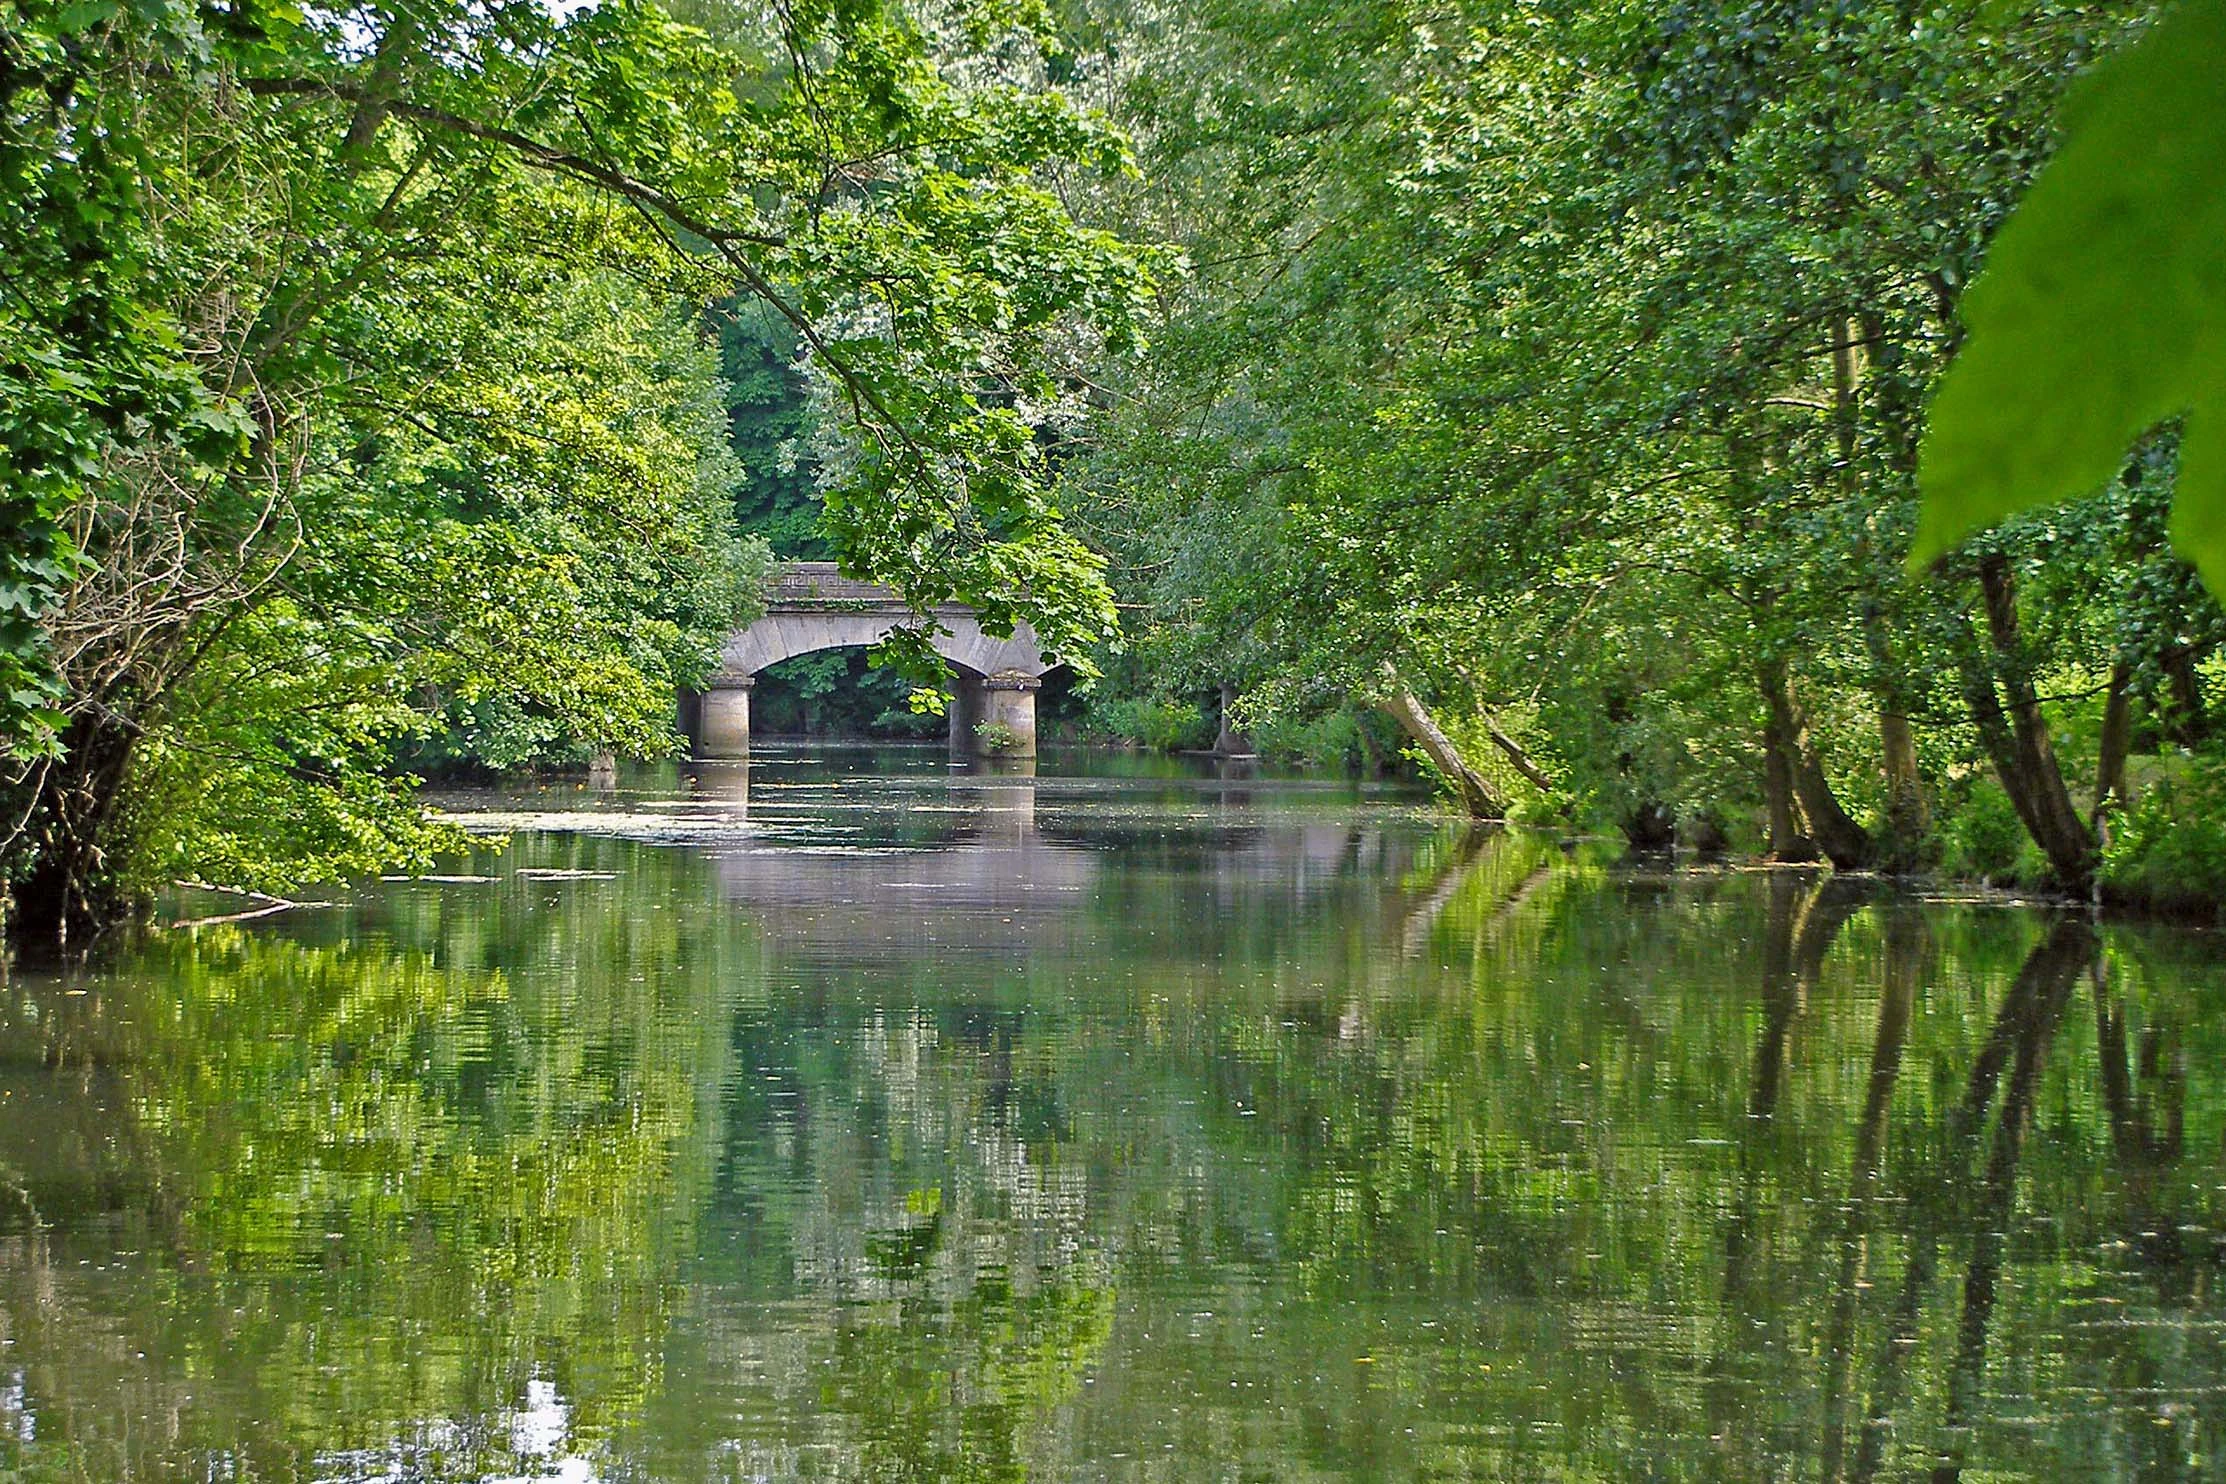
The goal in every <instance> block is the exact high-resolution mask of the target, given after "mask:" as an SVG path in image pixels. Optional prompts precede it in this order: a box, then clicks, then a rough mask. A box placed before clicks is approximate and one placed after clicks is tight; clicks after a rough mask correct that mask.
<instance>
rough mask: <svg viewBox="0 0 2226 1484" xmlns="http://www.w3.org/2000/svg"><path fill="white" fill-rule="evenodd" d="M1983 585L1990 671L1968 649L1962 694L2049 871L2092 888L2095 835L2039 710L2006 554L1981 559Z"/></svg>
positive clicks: (2075, 886) (2074, 885)
mask: <svg viewBox="0 0 2226 1484" xmlns="http://www.w3.org/2000/svg"><path fill="white" fill-rule="evenodd" d="M1979 589H1980V592H1981V594H1982V595H1983V596H1984V598H1985V603H1986V626H1987V634H1988V637H1989V638H1990V640H1991V641H1992V646H1993V666H1992V673H1988V671H1987V669H1986V668H1984V667H1983V666H1982V663H1981V661H1980V658H1979V656H1978V655H1977V654H1975V653H1973V649H1974V646H1972V645H1969V644H1966V645H1965V646H1963V649H1964V653H1963V656H1962V670H1963V691H1964V700H1965V702H1966V704H1968V705H1969V706H1970V708H1971V720H1972V721H1973V722H1974V723H1975V724H1976V725H1977V726H1978V729H1979V738H1980V740H1981V741H1982V742H1983V743H1984V744H1985V745H1986V750H1987V755H1988V757H1989V758H1990V759H1991V760H1992V761H1993V763H1994V771H1995V775H1996V776H1997V777H1999V778H2000V779H2001V780H2002V788H2003V791H2004V792H2006V793H2007V794H2008V795H2009V796H2010V803H2011V804H2012V805H2013V806H2015V808H2016V810H2017V817H2018V818H2019V819H2020V820H2022V821H2023V822H2024V825H2025V829H2026V832H2027V833H2028V834H2030V835H2031V836H2032V837H2033V843H2034V844H2036V845H2038V846H2039V847H2040V849H2041V853H2042V854H2043V855H2045V856H2046V857H2048V868H2049V871H2050V873H2051V874H2052V875H2054V876H2055V878H2056V880H2057V881H2058V882H2059V883H2061V884H2062V885H2063V886H2065V887H2067V888H2069V889H2070V890H2072V891H2079V892H2084V891H2087V890H2089V889H2090V888H2092V887H2093V885H2094V880H2095V836H2094V832H2093V831H2092V830H2090V829H2089V828H2088V827H2087V822H2086V821H2085V820H2084V819H2081V818H2080V817H2079V809H2078V806H2076V805H2075V804H2073V803H2072V798H2071V790H2070V789H2069V788H2067V787H2065V786H2064V772H2063V769H2062V768H2061V767H2060V766H2059V765H2058V764H2057V761H2056V748H2055V743H2054V742H2053V740H2052V739H2051V737H2050V735H2049V730H2048V718H2047V717H2046V716H2044V715H2043V714H2042V713H2041V707H2040V696H2039V693H2038V692H2037V691H2036V690H2035V689H2034V686H2033V677H2032V672H2031V671H2030V669H2029V668H2028V667H2027V665H2026V662H2025V654H2024V640H2023V636H2022V635H2021V634H2020V632H2019V628H2018V619H2017V589H2016V585H2015V579H2014V578H2013V577H2012V575H2011V573H2010V566H2009V561H2008V559H2007V558H2005V557H2003V556H2002V555H2001V554H2000V553H1998V552H1997V553H1994V554H1992V555H1989V556H1987V557H1984V558H1982V559H1981V560H1980V562H1979Z"/></svg>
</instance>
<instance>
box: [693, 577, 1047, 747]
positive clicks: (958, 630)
mask: <svg viewBox="0 0 2226 1484" xmlns="http://www.w3.org/2000/svg"><path fill="white" fill-rule="evenodd" d="M928 616H929V617H932V618H933V619H934V620H935V626H936V628H937V629H938V630H940V631H942V632H938V633H937V634H936V635H935V636H934V638H933V639H932V640H931V641H930V642H931V643H932V644H933V645H934V647H935V652H936V653H937V654H939V655H941V656H942V657H943V658H944V659H945V660H946V661H948V662H949V664H950V666H951V668H952V670H953V671H955V672H956V677H957V683H956V684H955V685H954V686H953V687H952V689H953V691H954V695H953V696H952V699H951V707H950V719H951V750H952V751H953V752H961V753H972V752H978V751H982V750H984V749H983V747H982V744H981V740H980V734H979V733H978V732H977V730H976V728H978V727H981V726H983V725H987V724H994V725H996V726H1000V727H1003V728H1005V729H1006V730H1008V731H1009V732H1010V733H1011V737H1012V740H1011V744H1010V745H1008V746H1001V747H999V748H997V749H995V750H996V751H998V752H1000V753H1002V754H1003V755H1005V756H1009V757H1033V756H1034V755H1035V751H1036V691H1037V690H1038V689H1039V688H1040V687H1041V686H1042V684H1043V676H1044V672H1045V671H1046V670H1049V669H1050V668H1051V665H1050V663H1049V662H1047V661H1046V660H1045V659H1044V657H1043V651H1042V650H1040V649H1038V648H1037V647H1036V636H1035V633H1034V631H1033V630H1031V629H1030V628H1029V627H1028V626H1027V625H1026V624H1022V625H1020V626H1019V627H1018V628H1016V629H1014V630H1013V633H1012V637H1011V638H1009V639H999V638H997V637H996V636H995V635H992V634H988V633H985V632H983V629H982V625H981V620H980V619H979V618H978V617H976V616H975V613H974V610H973V609H971V608H962V607H958V606H955V605H948V606H945V607H941V608H936V609H933V610H931V611H930V613H929V615H928ZM920 617H921V615H919V614H917V613H915V612H913V611H912V610H911V609H910V608H908V607H906V606H905V604H904V601H903V599H901V598H899V597H898V596H897V595H896V594H895V593H894V592H891V591H890V590H889V589H888V588H885V587H877V586H875V585H874V584H873V583H870V582H856V581H853V580H852V579H850V578H847V577H844V576H843V575H842V574H841V573H839V572H837V571H836V570H835V564H834V563H833V562H784V563H782V564H781V568H780V571H779V572H778V573H777V574H776V575H775V576H774V579H773V591H772V593H771V595H770V596H769V598H768V600H767V603H766V607H765V616H764V617H763V618H761V619H759V620H758V621H757V622H756V623H754V624H751V625H750V626H749V627H748V628H746V629H742V630H740V631H738V632H736V633H735V634H733V635H731V636H729V637H728V639H727V643H726V648H725V650H724V651H722V652H721V654H720V657H719V671H718V673H717V674H716V675H714V676H713V677H712V679H711V688H710V689H709V690H707V691H705V692H704V693H703V697H702V699H701V701H700V702H699V703H698V706H697V711H696V728H695V742H696V746H695V752H696V756H698V757H704V758H728V757H747V756H749V752H750V686H751V684H752V682H754V681H755V680H756V678H757V673H758V671H760V670H762V669H764V668H765V667H766V666H768V665H777V664H779V663H780V662H781V661H782V660H787V659H794V658H795V657H796V656H798V655H800V654H812V653H814V652H816V651H818V650H822V649H846V648H850V647H853V646H857V645H866V644H877V643H879V642H880V641H881V640H882V639H884V638H886V637H887V636H888V634H889V631H890V630H891V629H894V628H897V627H899V626H900V625H904V624H910V623H915V622H917V621H918V620H919V618H920Z"/></svg>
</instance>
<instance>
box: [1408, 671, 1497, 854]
mask: <svg viewBox="0 0 2226 1484" xmlns="http://www.w3.org/2000/svg"><path fill="white" fill-rule="evenodd" d="M1383 704H1384V710H1386V711H1388V712H1390V713H1391V715H1392V717H1393V719H1394V720H1396V721H1397V722H1398V723H1399V725H1400V726H1402V727H1404V728H1405V729H1406V733H1407V735H1408V736H1409V737H1411V738H1413V739H1414V743H1415V745H1416V746H1417V747H1419V748H1421V749H1422V753H1423V756H1425V757H1427V758H1429V759H1430V763H1431V765H1432V766H1433V767H1435V768H1436V769H1437V770H1438V772H1439V773H1440V774H1441V775H1442V776H1443V777H1444V778H1445V781H1446V782H1447V783H1449V784H1451V785H1452V786H1453V789H1454V791H1455V792H1456V793H1457V794H1459V795H1460V799H1461V807H1462V808H1463V809H1466V810H1467V811H1468V812H1469V815H1470V817H1472V818H1475V819H1505V818H1506V817H1507V808H1506V806H1505V805H1504V804H1502V803H1501V802H1500V800H1499V799H1498V798H1497V797H1496V796H1495V795H1494V794H1493V793H1492V787H1491V785H1490V784H1488V783H1486V782H1485V781H1484V778H1483V776H1482V775H1481V774H1479V773H1478V772H1477V771H1476V770H1475V769H1474V768H1472V767H1470V766H1469V765H1468V763H1467V761H1466V760H1465V759H1463V758H1462V756H1461V750H1460V749H1459V748H1458V747H1456V746H1454V745H1453V739H1452V738H1451V737H1448V736H1447V735H1446V734H1445V730H1444V728H1442V727H1440V726H1439V725H1438V724H1437V721H1436V720H1435V719H1434V718H1432V716H1431V715H1430V712H1429V710H1428V708H1426V707H1425V706H1424V705H1423V704H1422V702H1421V700H1420V699H1418V698H1417V697H1416V695H1415V693H1414V692H1413V691H1411V690H1409V689H1407V687H1406V685H1405V683H1404V682H1403V681H1401V680H1400V679H1399V677H1398V675H1397V674H1396V673H1394V672H1393V671H1392V670H1391V669H1390V667H1388V666H1386V667H1385V671H1384V703H1383Z"/></svg>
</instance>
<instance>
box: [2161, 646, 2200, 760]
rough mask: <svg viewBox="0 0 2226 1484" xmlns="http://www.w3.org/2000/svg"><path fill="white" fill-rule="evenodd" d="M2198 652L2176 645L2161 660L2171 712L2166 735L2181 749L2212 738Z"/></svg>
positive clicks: (2167, 716)
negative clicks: (2197, 665)
mask: <svg viewBox="0 0 2226 1484" xmlns="http://www.w3.org/2000/svg"><path fill="white" fill-rule="evenodd" d="M2198 658H2199V656H2198V654H2197V652H2196V651H2195V650H2194V649H2192V648H2190V647H2188V646H2187V645H2184V644H2183V645H2175V646H2173V647H2172V648H2171V649H2169V650H2166V651H2165V652H2164V654H2163V655H2161V656H2160V657H2159V660H2158V663H2159V664H2160V665H2161V666H2162V667H2163V670H2164V688H2165V694H2166V695H2167V696H2168V697H2169V698H2170V700H2171V709H2170V710H2169V711H2168V712H2166V714H2165V726H2166V731H2167V734H2168V735H2169V736H2170V737H2171V738H2172V740H2173V741H2174V742H2177V743H2178V744H2179V745H2180V746H2182V747H2194V746H2196V745H2197V744H2199V743H2201V742H2203V741H2204V740H2205V739H2206V738H2208V737H2209V736H2210V730H2211V729H2210V716H2209V714H2208V713H2207V712H2206V711H2205V710H2204V707H2203V677H2202V675H2201V673H2200V672H2199V671H2198V670H2197V669H2196V661H2197V659H2198Z"/></svg>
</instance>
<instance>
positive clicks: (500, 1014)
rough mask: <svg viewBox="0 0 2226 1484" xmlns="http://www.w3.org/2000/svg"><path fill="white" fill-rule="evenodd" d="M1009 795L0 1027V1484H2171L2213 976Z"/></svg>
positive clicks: (2216, 1404)
mask: <svg viewBox="0 0 2226 1484" xmlns="http://www.w3.org/2000/svg"><path fill="white" fill-rule="evenodd" d="M1040 771H1041V774H1042V776H1040V777H1036V778H1033V779H1028V778H1019V777H1013V776H1004V775H983V774H978V773H969V772H954V771H953V770H952V769H951V768H950V767H949V766H948V765H947V764H946V762H945V761H944V759H942V758H941V757H940V756H939V755H937V754H935V753H932V752H927V751H908V750H903V749H885V750H881V751H878V752H862V751H847V752H846V751H841V750H808V749H801V748H795V749H783V748H778V747H769V748H766V749H764V750H763V751H761V753H760V754H759V756H758V757H757V758H756V759H754V760H753V762H752V763H751V764H750V766H749V767H748V768H747V769H743V768H734V767H727V768H718V767H706V768H704V769H702V770H700V771H698V772H695V773H692V774H691V773H685V772H682V771H679V770H671V769H667V770H663V771H650V772H645V773H642V774H640V775H638V776H633V777H630V778H629V780H628V782H627V786H626V787H625V788H623V789H622V790H620V791H617V792H612V793H600V794H599V793H593V792H590V791H588V790H586V789H584V788H574V787H569V786H551V787H549V788H545V789H539V790H535V791H532V792H530V793H524V794H515V795H507V796H499V795H492V794H475V795H454V796H449V797H447V798H445V799H444V800H443V802H444V803H445V804H446V805H447V806H448V807H450V808H452V809H455V810H457V811H460V812H463V813H466V814H469V815H470V816H472V817H473V819H474V822H475V823H476V825H477V826H479V827H481V828H487V829H493V828H505V829H508V830H509V831H510V832H511V833H510V834H509V837H508V839H507V841H505V842H502V843H500V844H499V845H494V846H490V847H489V848H487V849H485V850H482V851H480V852H478V853H476V854H474V855H473V856H471V857H469V858H468V859H464V860H461V861H458V862H456V863H454V865H453V866H452V867H451V868H449V869H447V870H445V871H444V872H443V873H442V875H443V877H444V878H446V879H421V880H403V881H391V882H384V883H372V884H368V885H366V886H364V887H362V888H360V889H357V890H354V891H351V892H349V893H347V894H346V895H345V902H344V903H343V904H342V905H335V906H329V907H323V908H313V909H304V910H300V911H294V912H287V913H281V914H276V915H273V916H270V917H266V918H261V919H257V920H250V921H235V922H204V923H202V924H201V925H199V926H194V927H189V928H179V929H175V930H171V931H166V932H161V933H156V934H152V935H150V936H149V937H148V938H147V939H146V941H145V942H144V943H142V944H138V945H135V946H132V947H130V948H129V949H126V950H122V951H119V952H117V953H114V954H112V955H111V956H110V957H108V958H107V959H105V960H103V961H102V962H100V963H99V964H97V965H96V966H94V967H92V968H89V969H86V970H84V971H81V972H77V973H72V974H66V975H59V976H58V975H52V974H36V973H29V972H24V971H18V972H17V973H16V974H15V975H14V976H13V977H12V978H10V979H8V980H6V981H5V982H4V984H0V1480H8V1481H24V1484H30V1481H48V1480H55V1481H59V1480H73V1481H74V1480H92V1481H117V1480H134V1481H140V1480H146V1481H157V1480H160V1481H168V1480H181V1481H183V1480H192V1481H197V1484H205V1481H214V1480H227V1481H250V1480H252V1481H263V1480H286V1481H297V1480H320V1481H370V1480H382V1481H385V1480H391V1481H404V1480H410V1481H415V1480H436V1479H437V1480H451V1479H453V1480H466V1479H469V1480H516V1481H565V1484H589V1481H607V1484H619V1481H627V1484H634V1481H689V1484H693V1481H700V1480H740V1479H790V1478H828V1479H837V1478H840V1479H891V1480H895V1479H968V1480H972V1479H983V1480H1002V1479H1018V1478H1021V1477H1024V1476H1025V1477H1031V1478H1038V1479H1106V1480H1114V1479H1118V1480H1276V1481H1304V1480H1329V1479H1420V1478H1430V1479H1509V1480H1534V1479H1535V1480H1566V1481H1577V1480H1593V1479H1599V1480H1609V1479H1616V1480H1621V1479H1665V1480H1672V1479H1674V1480H1687V1479H1690V1480H1703V1479H1706V1480H1715V1479H1723V1480H1779V1479H1802V1480H1807V1479H1828V1480H1858V1479H1871V1478H1877V1479H1906V1478H1910V1477H1912V1476H1929V1477H1934V1478H1941V1479H1949V1478H1956V1477H1959V1476H1960V1477H1963V1478H1968V1479H1971V1480H1974V1481H1975V1480H1978V1479H1981V1478H1984V1479H1988V1480H2002V1479H2036V1480H2037V1479H2049V1480H2058V1479H2080V1480H2088V1479H2095V1480H2105V1479H2126V1480H2132V1479H2144V1480H2146V1479H2197V1478H2206V1479H2216V1478H2222V1477H2226V1281H2222V1279H2226V953H2222V952H2221V941H2220V938H2219V936H2218V935H2217V934H2215V933H2211V934H2205V933H2196V932H2191V931H2187V930H2183V929H2173V928H2166V927H2159V926H2143V925H2121V924H2104V925H2101V926H2099V927H2098V926H2095V925H2093V924H2091V923H2089V922H2088V921H2087V920H2085V919H2084V918H2083V917H2081V916H2079V915H2076V914H2071V913H2065V912H2061V911H2053V910H2049V909H2045V908H2039V907H2032V906H2017V905H2011V904H2005V903H2001V902H1994V901H1973V900H1948V899H1936V898H1927V897H1924V896H1921V895H1912V894H1904V893H1895V892H1893V891H1889V890H1886V889H1884V888H1880V887H1878V886H1875V885H1873V884H1868V883H1862V882H1856V881H1848V880H1840V881H1834V880H1832V879H1830V878H1828V877H1824V876H1819V875H1816V874H1813V873H1807V872H1795V871H1783V870H1780V871H1763V870H1731V869H1725V870H1708V871H1689V870H1675V869H1671V868H1669V867H1668V866H1666V865H1665V864H1662V863H1651V864H1649V863H1632V862H1630V861H1626V860H1622V859H1619V858H1618V852H1617V851H1615V850H1613V849H1611V848H1608V847H1607V846H1605V845H1603V844H1597V843H1584V842H1564V841H1558V840H1555V839H1552V838H1549V837H1543V836H1535V835H1526V834H1519V833H1518V834H1481V833H1474V832H1464V831H1462V830H1461V829H1459V828H1457V827H1454V826H1453V825H1451V824H1449V823H1448V822H1447V821H1446V820H1445V819H1444V818H1443V817H1441V816H1437V815H1433V814H1432V813H1430V812H1429V811H1428V810H1427V808H1426V807H1424V806H1423V804H1422V803H1421V802H1420V801H1418V800H1416V799H1414V798H1412V797H1410V796H1402V795H1399V794H1396V793H1388V792H1382V791H1370V790H1362V789H1358V788H1356V787H1353V786H1349V785H1345V784H1342V783H1334V784H1332V783H1322V782H1308V781H1304V780H1263V779H1257V778H1244V777H1227V778H1225V777H1219V776H1215V774H1214V772H1213V770H1212V769H1211V767H1209V766H1206V765H1200V766H1197V767H1191V766H1188V765H1180V764H1167V765H1157V764H1154V765H1144V764H1127V765H1124V764H1121V763H1118V762H1115V761H1111V760H1105V759H1088V758H1064V759H1062V758H1059V757H1056V756H1053V757H1047V758H1046V760H1045V762H1044V763H1043V765H1042V768H1041V770H1040ZM233 910H235V909H234V908H232V907H230V906H226V905H224V904H221V903H217V902H213V901H211V900H209V899H196V900H195V901H193V902H190V903H179V904H173V915H177V914H181V913H182V914H186V915H199V916H204V917H206V916H224V915H228V914H229V913H230V912H231V911H233Z"/></svg>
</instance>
